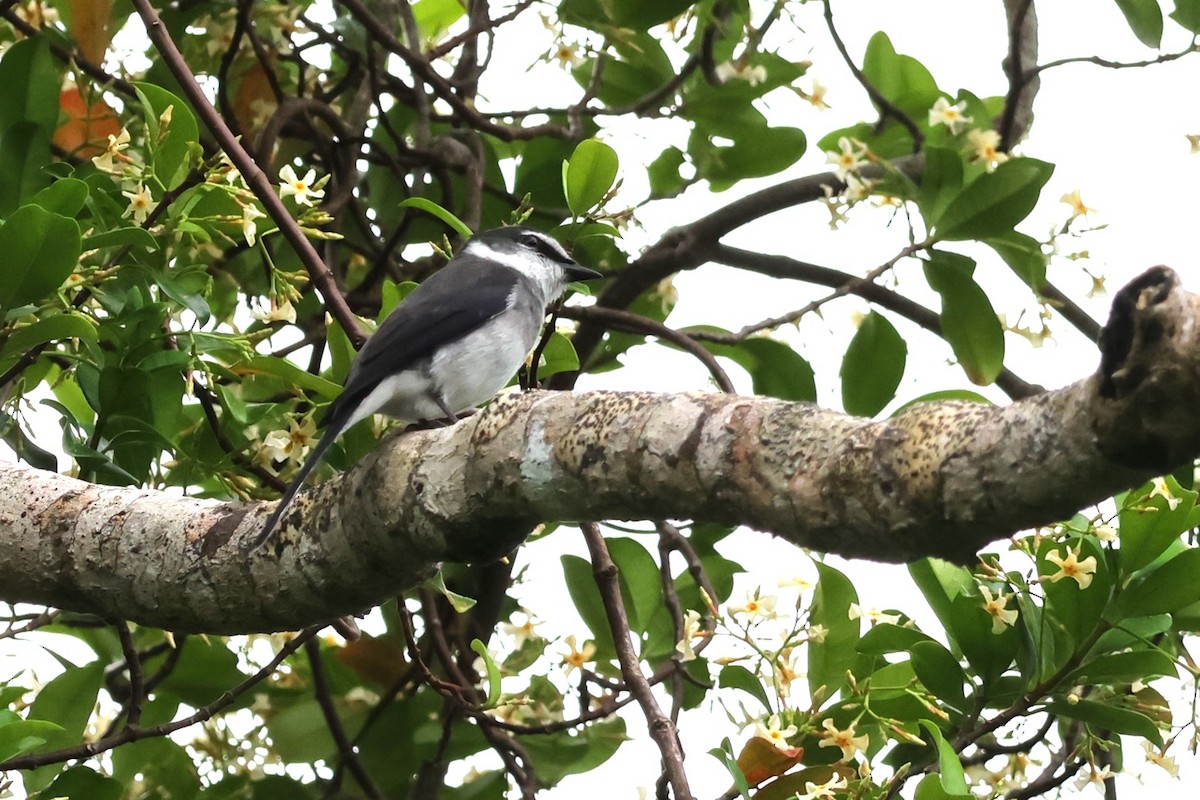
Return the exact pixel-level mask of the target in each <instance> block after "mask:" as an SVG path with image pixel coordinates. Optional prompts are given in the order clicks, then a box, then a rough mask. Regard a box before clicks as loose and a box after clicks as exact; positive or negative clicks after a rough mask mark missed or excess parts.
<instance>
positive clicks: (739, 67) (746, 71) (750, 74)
mask: <svg viewBox="0 0 1200 800" xmlns="http://www.w3.org/2000/svg"><path fill="white" fill-rule="evenodd" d="M713 72H714V73H715V74H716V76H717V80H719V81H720V82H721V83H728V82H729V81H731V80H743V81H746V82H747V83H749V84H750V85H751V86H757V85H758V84H760V83H762V82H763V81H765V80H766V79H767V70H766V67H763V66H761V65H751V64H735V63H733V62H731V61H726V62H724V63H722V64H718V65H717V67H716V69H715V70H713Z"/></svg>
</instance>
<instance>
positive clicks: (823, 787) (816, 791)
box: [796, 773, 849, 800]
mask: <svg viewBox="0 0 1200 800" xmlns="http://www.w3.org/2000/svg"><path fill="white" fill-rule="evenodd" d="M847 786H849V781H847V780H846V779H845V778H843V777H841V776H840V775H837V774H836V773H835V774H834V776H833V777H832V778H830V779H829V780H827V781H825V782H824V783H813V782H812V781H805V782H804V793H803V794H798V795H796V800H827V799H828V798H831V797H833V796H834V794H833V793H834V792H837V791H841V790H842V789H845V788H846V787H847Z"/></svg>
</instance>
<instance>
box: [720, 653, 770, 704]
mask: <svg viewBox="0 0 1200 800" xmlns="http://www.w3.org/2000/svg"><path fill="white" fill-rule="evenodd" d="M717 685H718V686H720V687H721V688H722V689H741V690H742V691H743V692H745V693H746V694H748V695H750V696H751V697H753V698H754V699H755V700H757V701H758V702H759V703H761V704H762V707H763V709H764V710H766V711H769V710H771V701H770V700H769V699H768V698H767V692H766V689H764V688H763V682H762V679H761V678H759V677H758V676H757V675H755V674H754V673H753V672H751V671H750V670H748V669H746V668H745V667H743V666H742V665H741V664H726V665H725V666H723V667H721V672H720V673H719V674H718V676H717Z"/></svg>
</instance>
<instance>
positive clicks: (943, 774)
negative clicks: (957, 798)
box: [920, 719, 971, 797]
mask: <svg viewBox="0 0 1200 800" xmlns="http://www.w3.org/2000/svg"><path fill="white" fill-rule="evenodd" d="M920 724H921V727H922V728H924V729H925V733H927V734H929V738H930V739H932V740H933V744H934V746H935V747H936V748H937V754H938V780H939V782H940V783H941V785H942V789H944V790H945V791H946V793H947V794H951V795H963V796H967V797H970V796H971V794H970V787H969V786H968V785H967V775H966V772H965V771H964V770H963V766H962V762H961V761H959V760H958V753H956V752H954V748H953V747H951V745H950V743H949V742H947V741H946V737H944V736H942V732H941V731H940V730H938V727H937V726H936V725H934V724H933V723H932V722H930V721H929V720H925V719H923V720H920Z"/></svg>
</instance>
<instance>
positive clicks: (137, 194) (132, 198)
mask: <svg viewBox="0 0 1200 800" xmlns="http://www.w3.org/2000/svg"><path fill="white" fill-rule="evenodd" d="M121 194H123V195H125V196H126V197H128V198H129V207H128V208H126V209H125V213H124V214H122V215H121V216H122V217H128V216H130V215H132V216H133V221H134V222H135V223H137V224H138V225H141V224H142V223H143V222H145V221H146V217H148V216H149V215H150V211H151V210H152V209H153V208H154V198H153V197H151V196H150V190H149V189H147V188H146V186H145V184H140V183H139V184H138V187H137V190H136V191H133V192H121Z"/></svg>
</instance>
